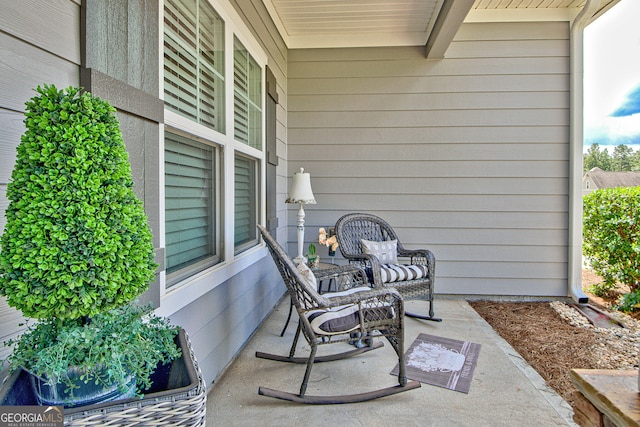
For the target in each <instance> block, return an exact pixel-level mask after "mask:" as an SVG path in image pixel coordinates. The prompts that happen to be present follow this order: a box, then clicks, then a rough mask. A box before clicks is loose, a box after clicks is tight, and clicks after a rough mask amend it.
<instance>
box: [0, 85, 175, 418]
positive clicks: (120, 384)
mask: <svg viewBox="0 0 640 427" xmlns="http://www.w3.org/2000/svg"><path fill="white" fill-rule="evenodd" d="M36 92H37V95H36V96H34V97H33V98H32V99H31V100H30V101H28V102H27V103H26V113H25V125H26V132H25V133H24V134H23V135H22V138H21V142H20V144H19V145H18V148H17V159H16V163H15V167H14V170H13V173H12V180H11V182H9V184H8V185H7V198H8V199H9V205H8V207H7V210H6V219H7V222H6V226H5V229H4V233H3V235H2V236H1V237H0V295H3V296H6V298H7V302H8V304H9V305H11V306H12V307H14V308H17V309H19V310H21V311H22V313H23V314H24V316H25V317H28V318H33V319H36V320H37V322H35V325H33V326H31V327H29V328H28V330H27V332H25V333H24V334H22V335H21V336H20V337H19V338H18V339H16V340H11V341H10V342H9V345H14V348H13V349H12V350H13V351H12V354H11V355H10V356H9V358H8V359H7V361H8V362H9V363H10V370H11V371H12V372H14V373H15V371H17V370H20V369H21V368H24V369H25V370H26V371H28V372H29V373H30V374H32V375H33V376H35V377H37V378H34V381H33V382H34V383H35V384H40V385H41V387H40V389H41V390H43V389H45V392H47V391H48V392H50V393H48V394H49V395H50V396H51V397H52V398H53V399H54V400H53V401H48V400H47V399H48V398H46V397H45V396H41V398H40V399H41V402H40V403H44V404H46V403H54V404H56V405H57V404H63V405H65V406H68V407H73V406H80V405H84V404H87V403H96V399H94V398H95V396H94V394H96V393H97V394H100V393H103V392H101V391H95V390H91V391H90V392H89V393H90V394H89V395H88V396H79V395H78V392H79V391H80V388H79V386H78V384H77V383H76V381H77V379H76V378H74V377H73V375H74V372H75V373H78V372H80V373H83V374H81V375H82V376H81V381H82V382H83V383H85V384H96V383H97V384H100V385H105V386H106V387H107V388H113V387H115V388H116V389H117V391H119V392H122V393H124V394H123V395H122V397H127V394H126V393H127V392H128V391H129V390H130V388H131V387H132V384H133V383H132V381H134V378H135V384H136V385H135V390H134V394H135V395H137V396H141V395H142V393H143V392H144V390H146V389H148V388H150V387H152V385H151V381H150V376H151V374H152V373H153V371H154V370H155V369H156V368H157V367H162V366H163V364H166V363H168V362H170V361H172V360H175V359H177V358H179V357H180V354H181V351H180V349H179V347H177V346H176V342H175V340H174V338H175V337H176V335H177V334H178V331H179V329H178V328H177V327H175V326H171V325H170V324H169V323H168V320H167V319H163V318H158V317H155V316H154V315H153V314H152V313H151V312H150V310H149V309H144V308H140V307H135V304H134V302H133V301H134V300H135V299H136V298H137V297H138V295H140V294H141V293H143V292H144V291H146V290H147V288H148V286H149V283H150V282H151V281H152V280H154V278H155V272H156V268H157V264H156V263H155V262H154V256H155V253H154V248H153V242H152V235H151V231H150V229H149V226H148V223H147V217H146V215H145V213H144V208H143V205H142V202H141V201H140V200H139V199H138V197H137V196H136V194H135V193H134V192H133V180H132V177H131V166H130V165H129V160H128V154H127V151H126V149H125V145H124V141H123V140H122V134H121V132H120V127H119V123H118V120H117V118H116V116H115V111H116V110H115V108H113V107H112V106H111V105H110V104H109V103H108V102H106V101H104V100H101V99H99V98H97V97H94V96H92V95H91V94H90V93H88V92H84V93H83V92H81V91H80V89H77V88H71V87H70V88H68V89H66V90H64V91H62V90H58V89H56V87H55V86H53V85H44V86H42V87H38V88H37V89H36ZM105 332H107V333H108V336H104V333H105ZM60 355H63V357H60ZM61 384H62V385H63V387H59V386H60V385H61ZM5 386H6V385H5ZM81 388H82V389H84V387H81ZM59 389H63V395H62V396H61V395H60V394H59V393H58V391H59ZM4 394H6V393H4ZM105 394H108V395H109V396H108V397H109V398H110V399H112V398H113V397H112V396H110V392H109V391H106V392H105Z"/></svg>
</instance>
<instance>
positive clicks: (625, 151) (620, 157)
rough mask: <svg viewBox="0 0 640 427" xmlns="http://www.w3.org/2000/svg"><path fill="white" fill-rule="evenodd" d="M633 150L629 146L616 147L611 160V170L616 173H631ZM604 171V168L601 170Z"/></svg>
mask: <svg viewBox="0 0 640 427" xmlns="http://www.w3.org/2000/svg"><path fill="white" fill-rule="evenodd" d="M632 157H633V149H632V148H631V147H629V146H627V145H624V144H622V145H616V148H614V149H613V156H612V158H611V170H612V171H615V172H629V171H631V158H632ZM601 169H602V168H601Z"/></svg>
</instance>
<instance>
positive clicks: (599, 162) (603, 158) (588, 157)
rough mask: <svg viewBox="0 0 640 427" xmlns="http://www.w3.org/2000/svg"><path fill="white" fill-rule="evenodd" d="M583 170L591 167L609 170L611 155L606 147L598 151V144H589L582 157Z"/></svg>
mask: <svg viewBox="0 0 640 427" xmlns="http://www.w3.org/2000/svg"><path fill="white" fill-rule="evenodd" d="M582 164H583V165H584V171H585V172H587V171H590V170H591V169H593V168H600V169H602V170H603V171H606V170H611V157H610V156H609V152H608V151H607V149H606V148H603V149H602V151H600V145H598V144H591V147H589V150H587V153H586V154H585V155H584V157H583V162H582Z"/></svg>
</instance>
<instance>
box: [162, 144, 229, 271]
mask: <svg viewBox="0 0 640 427" xmlns="http://www.w3.org/2000/svg"><path fill="white" fill-rule="evenodd" d="M217 158H218V150H217V149H216V148H215V147H213V146H210V145H206V144H202V143H199V142H195V141H191V140H189V139H187V138H185V137H182V136H180V135H177V134H174V133H171V132H166V133H165V236H166V269H167V274H169V282H170V283H175V282H176V281H177V280H180V279H181V278H182V277H184V274H181V275H180V276H179V277H178V276H177V275H176V274H172V273H175V272H177V271H179V270H185V269H186V267H190V268H188V269H186V273H187V274H192V273H194V272H195V271H199V270H202V269H203V268H206V267H208V266H210V265H213V264H215V263H217V262H219V261H220V255H219V243H218V238H217V235H218V232H217V230H218V227H219V225H218V222H219V221H218V215H217V209H216V208H217V206H216V205H217V204H216V194H217V191H216V186H217V182H218V181H219V179H218V178H217V172H216V171H217V169H218V168H217V167H216V163H217Z"/></svg>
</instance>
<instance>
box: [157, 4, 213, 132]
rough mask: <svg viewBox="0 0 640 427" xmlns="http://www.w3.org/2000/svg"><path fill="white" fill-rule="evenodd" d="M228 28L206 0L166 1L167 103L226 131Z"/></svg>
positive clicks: (167, 106)
mask: <svg viewBox="0 0 640 427" xmlns="http://www.w3.org/2000/svg"><path fill="white" fill-rule="evenodd" d="M224 31H225V30H224V21H223V20H222V18H220V16H219V15H218V14H217V13H216V11H215V10H213V8H212V7H211V5H210V4H209V2H208V1H207V0H165V3H164V100H165V106H166V108H167V109H169V110H171V111H173V112H175V113H178V114H180V115H182V116H184V117H186V118H188V119H191V120H193V121H196V122H198V123H200V124H202V125H204V126H207V127H209V128H211V129H214V130H217V131H218V132H222V133H224V131H225V110H224V98H225V96H224V93H225V91H224V85H225V81H224Z"/></svg>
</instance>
